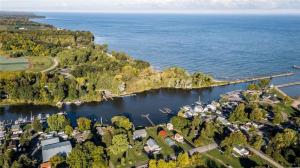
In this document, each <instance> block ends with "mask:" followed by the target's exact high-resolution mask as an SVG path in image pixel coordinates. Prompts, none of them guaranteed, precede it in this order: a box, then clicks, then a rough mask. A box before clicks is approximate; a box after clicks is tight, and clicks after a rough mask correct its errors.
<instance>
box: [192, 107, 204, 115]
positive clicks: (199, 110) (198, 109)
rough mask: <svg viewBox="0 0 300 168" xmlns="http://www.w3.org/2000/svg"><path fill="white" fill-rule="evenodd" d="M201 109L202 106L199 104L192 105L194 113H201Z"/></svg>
mask: <svg viewBox="0 0 300 168" xmlns="http://www.w3.org/2000/svg"><path fill="white" fill-rule="evenodd" d="M203 110H204V109H203V107H202V106H200V105H196V106H195V107H194V111H195V112H196V113H202V112H203Z"/></svg>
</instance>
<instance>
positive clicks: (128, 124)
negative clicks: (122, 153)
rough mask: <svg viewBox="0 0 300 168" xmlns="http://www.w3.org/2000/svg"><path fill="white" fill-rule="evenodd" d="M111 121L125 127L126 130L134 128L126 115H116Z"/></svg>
mask: <svg viewBox="0 0 300 168" xmlns="http://www.w3.org/2000/svg"><path fill="white" fill-rule="evenodd" d="M111 122H112V123H113V124H114V125H115V126H117V127H119V128H123V129H125V130H126V131H128V130H130V129H131V128H132V123H131V122H130V121H129V119H128V118H126V117H124V116H115V117H113V118H112V119H111Z"/></svg>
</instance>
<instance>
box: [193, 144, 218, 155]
mask: <svg viewBox="0 0 300 168" xmlns="http://www.w3.org/2000/svg"><path fill="white" fill-rule="evenodd" d="M217 147H218V144H216V143H211V144H209V145H206V146H201V147H198V148H193V149H191V150H189V154H190V155H193V154H194V153H196V152H197V153H204V152H208V151H211V150H214V149H216V148H217Z"/></svg>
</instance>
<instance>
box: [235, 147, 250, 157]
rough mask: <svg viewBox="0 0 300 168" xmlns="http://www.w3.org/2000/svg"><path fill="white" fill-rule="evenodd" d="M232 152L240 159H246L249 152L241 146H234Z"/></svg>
mask: <svg viewBox="0 0 300 168" xmlns="http://www.w3.org/2000/svg"><path fill="white" fill-rule="evenodd" d="M233 151H234V152H235V153H237V154H238V155H239V156H242V157H246V156H248V155H249V154H250V152H249V151H248V150H247V149H246V148H244V147H241V146H234V147H233Z"/></svg>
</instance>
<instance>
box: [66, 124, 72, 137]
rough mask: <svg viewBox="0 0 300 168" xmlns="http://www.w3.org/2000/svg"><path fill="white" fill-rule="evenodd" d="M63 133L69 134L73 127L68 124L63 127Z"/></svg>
mask: <svg viewBox="0 0 300 168" xmlns="http://www.w3.org/2000/svg"><path fill="white" fill-rule="evenodd" d="M65 133H66V134H67V135H68V136H70V135H71V134H72V133H73V128H72V127H71V126H70V125H67V126H66V127H65Z"/></svg>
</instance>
